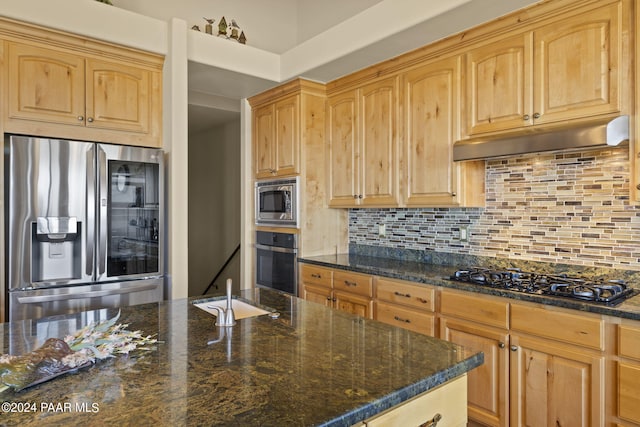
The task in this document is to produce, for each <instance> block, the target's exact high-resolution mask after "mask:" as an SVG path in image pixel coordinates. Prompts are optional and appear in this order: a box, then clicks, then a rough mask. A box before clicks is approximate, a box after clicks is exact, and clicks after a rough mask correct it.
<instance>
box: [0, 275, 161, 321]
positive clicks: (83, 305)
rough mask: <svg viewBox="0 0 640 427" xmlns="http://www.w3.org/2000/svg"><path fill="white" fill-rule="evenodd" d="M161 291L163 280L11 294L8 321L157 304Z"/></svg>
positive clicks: (14, 292) (80, 286)
mask: <svg viewBox="0 0 640 427" xmlns="http://www.w3.org/2000/svg"><path fill="white" fill-rule="evenodd" d="M162 289H163V279H162V278H154V279H146V280H132V281H128V282H120V283H101V284H93V285H76V286H70V287H64V288H51V289H37V290H28V291H13V292H10V293H9V299H10V300H9V307H10V310H9V321H14V320H24V319H39V318H41V317H46V316H54V315H58V314H68V313H76V312H81V311H87V310H96V309H99V308H116V307H121V306H127V305H137V304H146V303H153V302H158V301H161V300H162V293H163V292H162Z"/></svg>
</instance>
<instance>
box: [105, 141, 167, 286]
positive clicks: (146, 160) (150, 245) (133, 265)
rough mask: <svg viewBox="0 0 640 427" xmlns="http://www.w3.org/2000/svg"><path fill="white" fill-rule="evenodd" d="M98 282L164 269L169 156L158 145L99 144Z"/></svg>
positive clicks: (150, 274) (158, 273) (153, 274)
mask: <svg viewBox="0 0 640 427" xmlns="http://www.w3.org/2000/svg"><path fill="white" fill-rule="evenodd" d="M97 153H98V208H97V213H98V246H97V248H98V249H97V251H98V256H97V259H96V264H97V272H96V274H97V280H98V281H113V280H128V279H132V278H145V277H158V276H161V275H162V274H163V272H164V268H163V256H164V255H163V247H164V227H163V224H164V212H163V210H164V209H163V195H164V188H163V179H162V178H163V155H162V151H161V150H158V149H150V148H139V147H127V146H117V145H107V144H99V145H98V146H97Z"/></svg>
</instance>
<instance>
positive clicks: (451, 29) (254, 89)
mask: <svg viewBox="0 0 640 427" xmlns="http://www.w3.org/2000/svg"><path fill="white" fill-rule="evenodd" d="M536 1H537V0H510V1H508V2H505V1H504V0H470V1H466V2H464V3H462V4H461V5H460V6H458V7H456V8H453V9H449V10H447V11H445V12H443V13H441V14H439V15H436V16H434V17H432V18H431V19H428V20H426V21H423V22H420V23H418V24H415V25H412V26H408V27H406V28H403V29H402V30H401V31H397V32H396V33H394V34H393V35H391V36H387V37H383V38H381V39H378V40H376V39H375V38H374V39H373V41H371V42H370V43H368V44H365V45H362V46H361V47H359V48H358V49H355V50H353V51H351V52H349V53H348V54H345V55H342V56H338V57H335V58H334V59H332V60H329V61H327V62H324V63H314V62H313V60H311V61H307V63H309V64H310V65H309V66H307V68H306V69H299V67H298V68H295V67H290V68H292V69H293V70H295V71H294V72H293V74H292V75H287V70H283V71H282V81H286V80H289V79H291V78H294V77H298V76H300V77H304V78H307V79H310V80H315V81H320V82H329V81H331V80H334V79H336V78H339V77H341V76H344V75H347V74H350V73H352V72H355V71H357V70H359V69H362V68H366V67H367V66H370V65H373V64H376V63H379V62H381V61H384V60H387V59H389V58H393V57H395V56H398V55H400V54H402V53H406V52H408V51H411V50H414V49H417V48H419V47H422V46H424V45H426V44H429V43H432V42H434V41H437V40H440V39H443V38H445V37H447V36H450V35H453V34H456V33H459V32H461V31H464V30H466V29H469V28H471V27H474V26H476V25H479V24H481V23H483V22H487V21H490V20H492V19H495V18H496V17H498V16H502V15H505V14H507V13H510V12H512V11H514V10H517V9H520V8H523V7H526V6H528V5H531V4H532V3H535V2H536ZM338 27H339V26H336V27H334V28H332V29H330V30H328V31H327V32H326V33H329V32H331V31H332V30H334V29H336V30H337V29H339V28H338ZM375 32H376V29H375V27H374V28H371V34H375ZM320 36H322V35H320ZM312 41H313V40H312ZM305 43H306V44H309V42H308V41H307V42H305ZM305 43H303V44H301V45H299V46H298V48H299V47H303V48H305V47H306V45H305ZM309 46H313V43H311V44H309ZM316 46H317V45H316ZM311 48H312V47H311ZM297 50H298V52H299V51H300V50H301V49H297ZM295 51H296V48H294V49H292V50H290V51H289V52H285V53H283V54H282V56H281V58H282V62H283V63H286V62H287V60H289V59H290V57H293V58H294V59H295V58H296V55H295V53H296V52H295ZM306 54H307V55H308V52H307V53H306ZM297 57H300V55H298V56H297ZM312 59H313V58H312ZM289 62H291V61H289ZM285 65H286V64H285ZM188 70H189V91H190V97H189V103H190V104H191V103H192V99H193V98H196V97H195V96H192V93H196V94H198V95H199V96H200V97H201V98H203V97H205V98H206V97H207V96H208V97H210V99H211V100H213V101H212V102H209V101H206V100H205V101H203V102H199V103H198V104H199V105H197V106H194V105H190V108H189V128H190V130H191V129H193V130H194V131H195V130H198V131H201V130H203V129H206V128H207V127H209V126H214V125H219V124H221V123H224V122H226V121H229V120H233V119H235V118H237V117H239V114H240V100H241V99H243V98H247V97H250V96H252V95H255V94H257V93H260V92H262V91H264V90H267V89H269V88H271V87H274V86H277V85H278V84H280V83H281V82H279V81H271V80H265V79H262V78H258V77H255V76H250V75H245V74H241V73H237V72H231V71H229V70H224V69H221V68H217V67H212V66H208V65H204V64H199V63H196V62H192V61H190V62H189V67H188ZM221 101H222V102H221Z"/></svg>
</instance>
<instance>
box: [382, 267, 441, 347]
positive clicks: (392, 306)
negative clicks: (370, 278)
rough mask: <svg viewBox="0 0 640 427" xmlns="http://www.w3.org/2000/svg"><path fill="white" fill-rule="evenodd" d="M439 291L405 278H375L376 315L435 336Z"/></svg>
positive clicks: (388, 321)
mask: <svg viewBox="0 0 640 427" xmlns="http://www.w3.org/2000/svg"><path fill="white" fill-rule="evenodd" d="M435 294H436V291H435V289H434V288H432V287H430V286H424V285H418V284H412V283H409V282H406V281H402V280H393V279H386V278H382V277H376V278H375V295H376V302H375V315H374V318H375V319H376V320H379V321H381V322H384V323H388V324H390V325H394V326H398V327H401V328H404V329H409V330H411V331H414V332H419V333H421V334H425V335H429V336H432V337H433V336H436V332H437V330H436V316H435Z"/></svg>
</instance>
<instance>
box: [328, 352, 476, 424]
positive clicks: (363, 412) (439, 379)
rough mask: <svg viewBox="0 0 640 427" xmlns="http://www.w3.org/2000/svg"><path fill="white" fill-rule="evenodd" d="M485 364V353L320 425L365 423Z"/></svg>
mask: <svg viewBox="0 0 640 427" xmlns="http://www.w3.org/2000/svg"><path fill="white" fill-rule="evenodd" d="M483 363H484V353H482V352H480V353H476V354H474V355H473V356H471V357H470V358H468V359H466V360H464V361H462V362H460V363H458V364H457V365H455V366H452V367H451V368H448V369H445V370H442V371H440V372H438V373H437V374H433V375H431V376H430V377H428V378H425V379H423V380H421V381H418V382H417V383H414V384H411V385H409V386H406V387H404V388H402V389H399V390H396V391H394V392H391V393H389V394H387V395H385V396H383V397H381V398H378V399H376V400H374V401H373V402H369V403H367V404H366V405H363V406H361V407H359V408H356V409H354V410H352V411H351V412H347V413H345V414H343V415H342V416H340V417H339V418H336V419H334V420H331V421H328V422H327V423H324V424H320V425H321V426H322V427H351V426H353V425H354V424H356V423H358V422H363V421H365V420H367V419H369V418H372V417H375V416H376V415H379V414H381V413H382V412H384V411H386V410H388V409H391V408H393V407H394V406H398V405H402V404H403V403H405V402H407V401H409V400H411V399H413V398H414V397H416V396H419V395H420V394H422V393H426V392H429V391H430V390H433V389H434V388H436V387H438V386H440V385H442V384H445V383H447V382H449V381H451V380H454V379H456V378H458V377H460V376H461V375H464V374H466V373H468V372H469V371H470V370H472V369H474V368H477V367H478V366H480V365H482V364H483Z"/></svg>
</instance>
